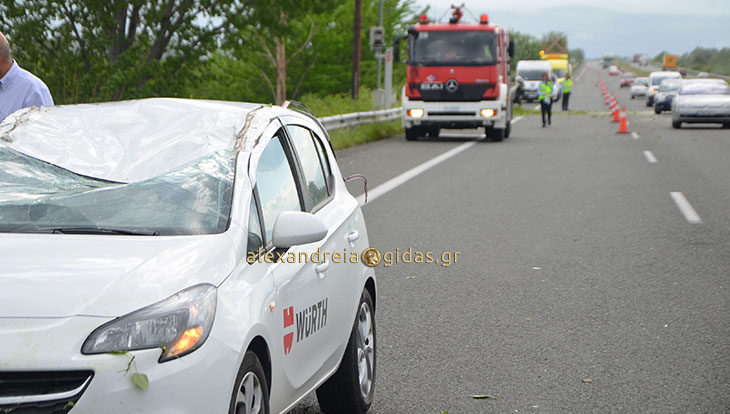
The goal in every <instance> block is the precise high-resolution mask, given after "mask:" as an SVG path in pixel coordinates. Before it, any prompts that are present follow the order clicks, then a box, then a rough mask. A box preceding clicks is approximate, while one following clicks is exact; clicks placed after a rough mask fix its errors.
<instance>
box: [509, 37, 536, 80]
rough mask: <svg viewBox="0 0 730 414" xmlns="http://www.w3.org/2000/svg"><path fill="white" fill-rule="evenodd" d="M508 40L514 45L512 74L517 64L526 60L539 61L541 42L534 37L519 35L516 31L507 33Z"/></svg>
mask: <svg viewBox="0 0 730 414" xmlns="http://www.w3.org/2000/svg"><path fill="white" fill-rule="evenodd" d="M509 38H510V39H511V40H512V41H514V43H515V56H514V57H513V58H512V62H511V65H512V72H514V71H515V67H516V66H517V62H518V61H520V60H526V59H540V50H542V42H541V41H540V40H538V39H537V38H536V37H535V36H532V35H529V34H525V33H520V32H518V31H516V30H510V31H509Z"/></svg>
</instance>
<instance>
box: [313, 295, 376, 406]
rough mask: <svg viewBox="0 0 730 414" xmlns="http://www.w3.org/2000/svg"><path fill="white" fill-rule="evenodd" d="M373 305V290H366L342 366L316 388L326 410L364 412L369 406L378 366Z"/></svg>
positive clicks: (318, 399)
mask: <svg viewBox="0 0 730 414" xmlns="http://www.w3.org/2000/svg"><path fill="white" fill-rule="evenodd" d="M374 309H375V307H374V306H373V299H372V298H371V297H370V293H369V292H368V291H367V290H364V291H363V292H362V296H360V302H359V304H358V306H357V312H356V314H355V323H354V324H353V326H352V331H351V332H350V339H349V341H348V342H347V347H346V348H345V354H344V355H343V356H342V361H340V367H339V368H337V371H335V373H334V375H332V376H331V377H330V378H329V379H328V380H327V381H325V382H324V383H323V384H322V385H320V386H319V388H317V401H318V402H319V408H320V409H321V410H322V411H323V412H325V413H354V414H362V413H366V412H367V411H368V410H369V409H370V404H371V403H372V401H373V393H374V392H375V370H376V366H377V364H376V361H377V352H376V351H377V350H376V346H375V345H376V335H375V313H374ZM363 331H365V333H364V334H363ZM363 336H364V337H363ZM368 356H369V357H368ZM363 370H364V372H363ZM361 372H362V373H363V374H364V375H365V377H363V378H362V380H361V377H362V375H361ZM363 381H364V382H363Z"/></svg>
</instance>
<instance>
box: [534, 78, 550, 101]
mask: <svg viewBox="0 0 730 414" xmlns="http://www.w3.org/2000/svg"><path fill="white" fill-rule="evenodd" d="M539 90H540V96H539V97H538V99H539V100H541V101H542V100H543V99H545V96H548V97H552V96H553V86H552V82H550V81H547V82H540V88H539Z"/></svg>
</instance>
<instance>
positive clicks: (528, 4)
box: [415, 0, 730, 57]
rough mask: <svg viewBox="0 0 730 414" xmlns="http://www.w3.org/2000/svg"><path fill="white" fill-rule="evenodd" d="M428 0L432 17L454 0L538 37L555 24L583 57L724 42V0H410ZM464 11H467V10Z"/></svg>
mask: <svg viewBox="0 0 730 414" xmlns="http://www.w3.org/2000/svg"><path fill="white" fill-rule="evenodd" d="M415 3H416V5H418V6H419V8H420V7H424V6H426V5H430V6H431V11H430V12H429V17H430V18H432V19H437V18H439V17H441V16H442V15H443V14H444V12H445V11H446V10H447V9H449V8H450V6H451V4H454V3H458V4H461V3H465V4H466V7H467V8H468V9H470V10H471V11H472V12H473V13H474V14H475V15H476V16H479V15H481V14H482V13H487V14H489V20H490V21H491V23H495V24H499V25H500V26H502V27H507V28H511V29H515V30H518V31H520V32H522V33H529V34H532V35H534V36H537V37H538V38H541V37H542V34H543V33H546V32H549V31H552V30H557V31H562V32H565V33H567V34H568V42H569V47H571V48H575V47H580V48H582V49H583V50H584V51H585V52H586V55H587V56H589V57H599V56H602V55H603V53H605V52H611V53H614V54H619V55H624V56H630V55H632V54H634V53H647V54H649V55H651V56H654V55H656V54H657V53H659V52H661V51H662V50H666V51H668V52H671V53H678V54H681V53H684V52H688V51H690V50H692V49H694V47H696V46H704V47H716V48H722V47H730V23H729V22H730V0H661V1H660V0H638V1H637V0H610V1H609V0H594V1H587V0H584V1H580V0H504V1H502V2H497V1H486V0H457V1H453V0H415ZM467 16H468V14H467Z"/></svg>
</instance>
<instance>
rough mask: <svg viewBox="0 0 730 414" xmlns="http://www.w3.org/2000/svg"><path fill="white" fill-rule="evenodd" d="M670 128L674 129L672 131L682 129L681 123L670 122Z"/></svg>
mask: <svg viewBox="0 0 730 414" xmlns="http://www.w3.org/2000/svg"><path fill="white" fill-rule="evenodd" d="M672 128H674V129H679V128H682V123H681V122H679V121H672Z"/></svg>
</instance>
